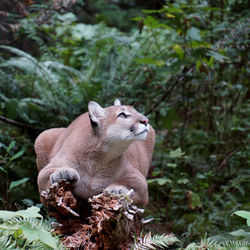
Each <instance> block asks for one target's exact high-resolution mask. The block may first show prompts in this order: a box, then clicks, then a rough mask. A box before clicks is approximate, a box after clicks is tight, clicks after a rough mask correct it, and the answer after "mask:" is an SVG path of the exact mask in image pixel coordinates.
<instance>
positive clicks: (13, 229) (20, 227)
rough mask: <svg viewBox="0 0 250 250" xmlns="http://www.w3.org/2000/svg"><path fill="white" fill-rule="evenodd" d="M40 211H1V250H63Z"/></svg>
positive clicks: (31, 209)
mask: <svg viewBox="0 0 250 250" xmlns="http://www.w3.org/2000/svg"><path fill="white" fill-rule="evenodd" d="M39 211H40V209H39V208H37V207H30V208H28V209H26V210H19V211H17V212H11V211H2V210H0V220H2V222H0V247H1V249H27V248H28V249H34V248H35V249H45V248H46V249H62V246H61V245H60V244H59V241H58V238H56V237H53V236H52V235H51V233H50V231H51V230H50V228H49V226H48V223H47V222H46V221H44V220H43V219H41V218H42V216H41V215H40V214H39V213H38V212H39Z"/></svg>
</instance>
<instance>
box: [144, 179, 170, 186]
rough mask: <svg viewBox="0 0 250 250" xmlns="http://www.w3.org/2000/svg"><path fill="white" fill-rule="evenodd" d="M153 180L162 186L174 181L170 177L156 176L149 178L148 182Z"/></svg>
mask: <svg viewBox="0 0 250 250" xmlns="http://www.w3.org/2000/svg"><path fill="white" fill-rule="evenodd" d="M153 182H157V184H159V185H160V186H163V185H165V184H166V183H172V181H171V180H170V179H168V178H156V179H151V180H148V183H149V184H150V183H153Z"/></svg>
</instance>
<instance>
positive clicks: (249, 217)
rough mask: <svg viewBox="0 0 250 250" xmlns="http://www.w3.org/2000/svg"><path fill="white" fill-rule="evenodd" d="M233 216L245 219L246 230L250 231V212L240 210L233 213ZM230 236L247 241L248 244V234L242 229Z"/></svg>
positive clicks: (249, 240) (249, 234)
mask: <svg viewBox="0 0 250 250" xmlns="http://www.w3.org/2000/svg"><path fill="white" fill-rule="evenodd" d="M233 214H236V215H238V216H240V217H242V218H244V219H246V220H247V221H246V222H247V226H248V230H249V229H250V212H248V211H244V210H240V211H236V212H234V213H233ZM230 234H231V235H233V236H236V237H240V238H243V239H244V240H247V241H248V242H250V232H246V231H245V230H243V229H239V230H237V231H234V232H231V233H230Z"/></svg>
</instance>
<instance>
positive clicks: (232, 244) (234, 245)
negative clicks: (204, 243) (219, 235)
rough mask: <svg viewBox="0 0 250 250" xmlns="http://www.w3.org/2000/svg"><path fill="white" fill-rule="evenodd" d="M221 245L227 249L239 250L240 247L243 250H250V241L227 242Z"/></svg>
mask: <svg viewBox="0 0 250 250" xmlns="http://www.w3.org/2000/svg"><path fill="white" fill-rule="evenodd" d="M221 245H222V246H223V247H226V248H230V249H238V248H239V247H240V248H242V250H243V249H245V248H246V249H249V248H250V241H245V240H242V241H241V240H229V241H225V242H221Z"/></svg>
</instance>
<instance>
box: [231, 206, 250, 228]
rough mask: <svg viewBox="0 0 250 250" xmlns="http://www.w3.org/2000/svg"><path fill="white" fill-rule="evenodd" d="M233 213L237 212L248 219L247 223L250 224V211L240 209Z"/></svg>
mask: <svg viewBox="0 0 250 250" xmlns="http://www.w3.org/2000/svg"><path fill="white" fill-rule="evenodd" d="M233 214H236V215H238V216H240V217H242V218H244V219H246V220H247V225H248V226H250V212H248V211H244V210H239V211H236V212H234V213H233Z"/></svg>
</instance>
